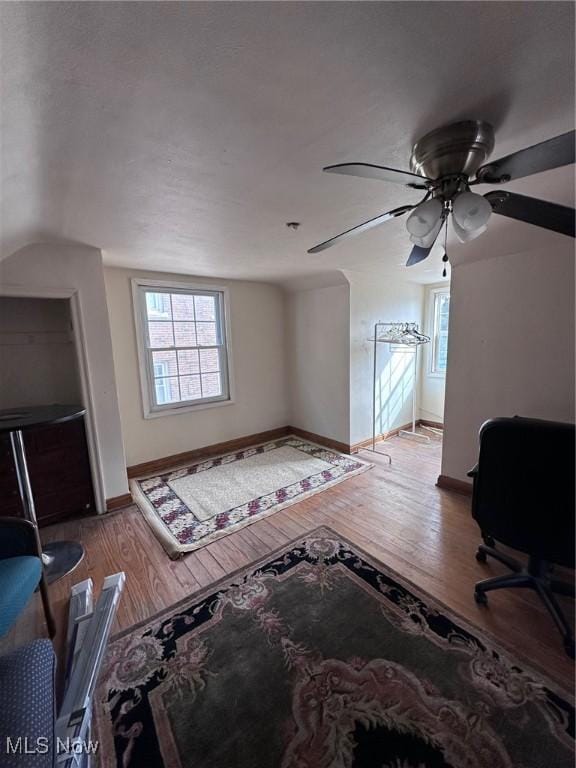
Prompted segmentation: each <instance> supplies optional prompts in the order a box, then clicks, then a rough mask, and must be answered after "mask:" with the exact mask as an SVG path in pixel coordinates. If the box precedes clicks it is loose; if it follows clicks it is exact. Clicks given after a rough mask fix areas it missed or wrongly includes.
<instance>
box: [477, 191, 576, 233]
mask: <svg viewBox="0 0 576 768" xmlns="http://www.w3.org/2000/svg"><path fill="white" fill-rule="evenodd" d="M484 197H485V198H486V200H488V202H489V203H490V205H491V206H492V210H493V211H494V213H498V214H500V216H507V217H508V218H509V219H517V220H518V221H525V222H526V223H527V224H535V225H536V226H537V227H543V228H544V229H551V230H552V231H553V232H560V234H561V235H568V236H569V237H574V234H575V233H574V213H575V211H574V209H573V208H568V206H566V205H558V204H557V203H549V202H548V201H547V200H538V199H537V198H535V197H526V196H525V195H517V194H515V193H513V192H504V190H498V191H494V192H488V194H486V195H484Z"/></svg>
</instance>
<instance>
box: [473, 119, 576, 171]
mask: <svg viewBox="0 0 576 768" xmlns="http://www.w3.org/2000/svg"><path fill="white" fill-rule="evenodd" d="M575 136H576V132H575V131H568V133H563V134H562V135H561V136H555V137H554V138H553V139H548V141H543V142H541V143H540V144H535V145H534V146H533V147H527V148H526V149H521V150H520V151H519V152H514V153H513V154H512V155H507V156H506V157H502V158H500V160H494V161H493V162H491V163H487V164H486V165H483V166H482V167H481V168H479V169H478V171H477V172H476V179H477V181H479V182H480V183H481V184H500V183H504V182H506V181H511V180H512V179H522V178H523V177H524V176H531V175H532V174H533V173H541V172H542V171H548V170H550V169H551V168H560V167H561V166H562V165H571V164H572V163H574V139H575Z"/></svg>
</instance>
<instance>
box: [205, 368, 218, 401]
mask: <svg viewBox="0 0 576 768" xmlns="http://www.w3.org/2000/svg"><path fill="white" fill-rule="evenodd" d="M202 393H203V396H204V397H218V395H221V394H222V384H221V382H220V374H219V373H205V374H202Z"/></svg>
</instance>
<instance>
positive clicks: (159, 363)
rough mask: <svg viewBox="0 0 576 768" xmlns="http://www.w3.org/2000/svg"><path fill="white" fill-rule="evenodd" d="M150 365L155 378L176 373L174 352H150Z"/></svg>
mask: <svg viewBox="0 0 576 768" xmlns="http://www.w3.org/2000/svg"><path fill="white" fill-rule="evenodd" d="M152 365H153V366H154V377H155V378H158V377H160V376H176V375H177V374H178V368H177V366H176V352H152Z"/></svg>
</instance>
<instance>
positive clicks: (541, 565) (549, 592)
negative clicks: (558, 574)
mask: <svg viewBox="0 0 576 768" xmlns="http://www.w3.org/2000/svg"><path fill="white" fill-rule="evenodd" d="M488 556H490V557H493V558H494V559H495V560H498V561H499V562H500V563H502V564H503V565H506V566H507V567H508V568H510V570H511V571H512V573H508V574H506V575H505V576H495V577H494V578H493V579H485V580H484V581H479V582H477V583H476V585H475V587H474V599H475V600H476V602H477V603H478V604H479V605H487V604H488V597H487V595H486V592H490V591H492V590H494V589H505V588H511V587H518V588H527V589H533V590H535V591H536V592H537V593H538V595H539V597H540V599H541V600H542V602H543V603H544V605H545V606H546V609H547V610H548V613H549V614H550V615H551V616H552V618H553V619H554V623H555V624H556V626H557V627H558V630H559V632H560V634H561V635H562V640H563V643H564V650H565V651H566V653H567V654H568V656H570V658H572V659H573V658H574V654H575V644H574V635H573V633H572V628H571V626H570V624H569V623H568V620H567V619H566V617H565V616H564V614H563V613H562V609H561V608H560V605H559V604H558V601H557V600H556V598H555V597H554V593H557V594H561V595H567V596H569V597H574V586H573V585H572V584H567V583H565V582H562V581H557V580H556V579H552V578H551V571H552V569H551V566H550V564H549V563H547V562H546V561H544V560H538V559H537V558H533V557H531V558H530V560H529V562H528V567H527V568H523V567H522V565H521V564H520V563H519V562H517V561H516V560H514V559H512V558H511V557H508V555H505V554H504V553H503V552H499V551H498V550H497V549H494V548H493V547H491V546H487V545H486V544H481V545H480V546H479V547H478V551H477V552H476V560H478V562H480V563H485V562H486V559H487V557H488Z"/></svg>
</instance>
